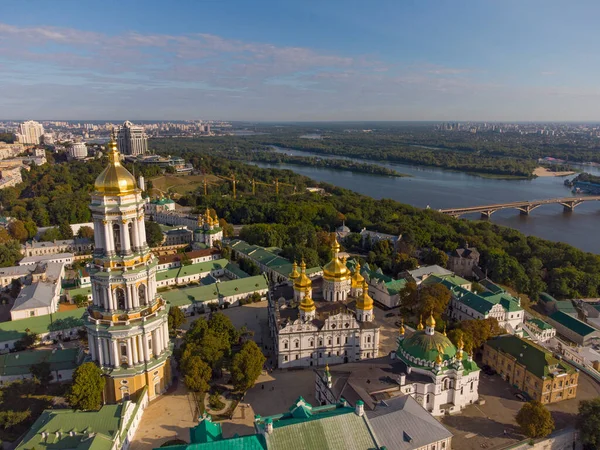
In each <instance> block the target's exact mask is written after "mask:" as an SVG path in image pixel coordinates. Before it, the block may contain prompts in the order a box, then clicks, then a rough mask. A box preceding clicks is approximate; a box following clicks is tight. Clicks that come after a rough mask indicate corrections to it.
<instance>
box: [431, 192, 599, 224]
mask: <svg viewBox="0 0 600 450" xmlns="http://www.w3.org/2000/svg"><path fill="white" fill-rule="evenodd" d="M598 200H600V195H588V196H585V197H563V198H550V199H546V200H533V201H523V202H511V203H497V204H495V205H483V206H469V207H467V208H451V209H440V210H439V212H441V213H444V214H448V215H449V216H453V217H460V216H462V215H463V214H471V213H481V217H482V218H485V219H489V218H490V217H491V215H492V214H494V213H495V212H496V211H500V210H501V209H509V208H513V209H518V210H519V211H520V212H521V214H524V215H528V214H529V213H530V212H531V211H533V210H534V209H535V208H538V207H540V206H542V205H551V204H559V205H563V207H564V210H565V211H566V212H571V211H573V210H574V209H575V207H576V206H577V205H581V204H582V203H583V202H592V201H598Z"/></svg>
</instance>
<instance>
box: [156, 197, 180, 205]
mask: <svg viewBox="0 0 600 450" xmlns="http://www.w3.org/2000/svg"><path fill="white" fill-rule="evenodd" d="M150 203H152V204H154V205H166V204H169V203H175V202H174V201H173V200H171V199H170V198H161V199H160V200H152V201H151V202H150Z"/></svg>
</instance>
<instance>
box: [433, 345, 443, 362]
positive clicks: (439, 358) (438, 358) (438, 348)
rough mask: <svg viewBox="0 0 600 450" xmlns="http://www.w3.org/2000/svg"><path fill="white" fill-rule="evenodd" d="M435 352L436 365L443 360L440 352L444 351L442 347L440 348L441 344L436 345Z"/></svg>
mask: <svg viewBox="0 0 600 450" xmlns="http://www.w3.org/2000/svg"><path fill="white" fill-rule="evenodd" d="M437 352H438V355H437V358H436V359H435V363H436V365H438V366H441V365H442V362H444V360H443V359H442V354H443V353H444V349H443V348H442V346H441V345H438V346H437Z"/></svg>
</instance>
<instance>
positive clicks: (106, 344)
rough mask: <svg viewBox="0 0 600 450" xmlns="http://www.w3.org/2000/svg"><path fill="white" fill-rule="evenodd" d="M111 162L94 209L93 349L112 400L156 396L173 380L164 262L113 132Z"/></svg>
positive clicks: (90, 322) (95, 195)
mask: <svg viewBox="0 0 600 450" xmlns="http://www.w3.org/2000/svg"><path fill="white" fill-rule="evenodd" d="M108 158H109V164H108V167H106V168H105V169H104V171H102V173H101V174H100V175H99V176H98V178H97V179H96V182H95V189H94V192H93V193H92V201H91V204H90V210H91V211H92V217H93V223H94V241H95V249H94V255H93V261H92V263H90V265H89V267H88V271H89V272H90V276H91V283H92V301H93V304H92V306H91V307H90V314H89V317H88V321H87V324H86V327H87V331H88V341H89V348H90V355H91V358H92V360H93V361H94V362H96V363H97V364H98V365H99V366H100V368H101V369H102V371H103V372H104V374H105V375H106V387H105V392H104V399H105V402H106V403H115V402H119V401H122V400H128V399H132V400H135V399H136V398H137V397H138V396H139V395H140V394H141V392H142V391H143V390H144V388H147V390H148V397H149V398H150V399H152V398H154V397H156V396H158V395H160V394H161V393H163V392H164V391H165V389H166V388H167V387H168V386H169V384H170V381H171V368H170V362H169V357H170V356H171V345H170V341H169V330H168V325H167V308H166V305H165V302H164V300H163V299H162V298H161V297H160V296H159V295H157V292H156V265H157V261H156V259H155V258H154V256H153V255H152V253H151V252H150V248H149V247H148V244H147V243H146V232H145V228H144V204H145V202H144V200H143V199H142V195H141V194H142V192H141V190H140V189H138V188H137V186H136V182H135V179H134V177H133V175H131V173H129V172H128V171H127V169H125V167H123V166H122V165H121V155H120V153H119V151H118V150H117V144H116V142H115V139H114V136H112V138H111V140H110V142H109V144H108Z"/></svg>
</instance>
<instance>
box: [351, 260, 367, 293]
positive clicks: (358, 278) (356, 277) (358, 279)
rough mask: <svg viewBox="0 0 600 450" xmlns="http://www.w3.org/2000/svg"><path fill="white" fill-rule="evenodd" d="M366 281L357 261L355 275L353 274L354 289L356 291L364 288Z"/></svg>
mask: <svg viewBox="0 0 600 450" xmlns="http://www.w3.org/2000/svg"><path fill="white" fill-rule="evenodd" d="M364 280H365V278H364V277H363V276H362V275H361V273H360V263H359V262H358V261H357V262H356V266H354V273H353V274H352V287H353V288H354V289H358V288H360V287H362V284H363V281H364Z"/></svg>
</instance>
